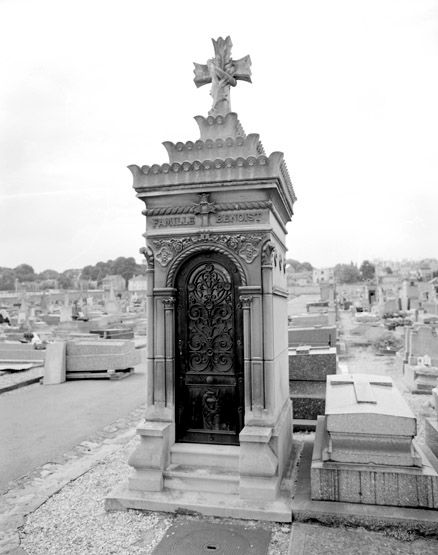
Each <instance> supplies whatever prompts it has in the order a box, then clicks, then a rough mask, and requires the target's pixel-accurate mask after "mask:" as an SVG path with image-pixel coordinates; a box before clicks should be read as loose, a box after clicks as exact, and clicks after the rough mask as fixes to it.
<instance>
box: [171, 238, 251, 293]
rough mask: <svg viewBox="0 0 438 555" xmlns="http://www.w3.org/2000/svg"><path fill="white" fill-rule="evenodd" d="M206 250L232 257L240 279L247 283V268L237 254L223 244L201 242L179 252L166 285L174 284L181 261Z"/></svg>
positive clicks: (244, 283)
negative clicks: (244, 267) (245, 268)
mask: <svg viewBox="0 0 438 555" xmlns="http://www.w3.org/2000/svg"><path fill="white" fill-rule="evenodd" d="M206 250H207V251H213V252H219V253H221V254H224V255H225V256H228V257H229V258H231V260H232V261H233V262H234V264H235V265H236V267H237V270H238V272H239V276H240V281H241V283H242V285H246V284H247V278H246V273H245V270H244V269H243V266H242V264H241V263H240V261H239V259H238V258H237V256H235V255H234V254H233V253H231V252H230V251H229V250H228V249H225V248H223V247H221V246H218V245H211V244H204V243H199V244H197V245H193V246H191V247H190V248H188V249H186V250H184V251H183V252H182V253H179V254H178V256H176V257H175V259H174V260H173V261H172V263H171V266H170V268H169V271H168V272H167V281H166V286H167V287H172V286H173V282H174V278H175V273H176V270H177V269H178V267H179V265H180V263H181V262H182V261H183V260H185V259H186V258H187V257H188V256H190V255H192V254H195V253H197V252H201V251H206Z"/></svg>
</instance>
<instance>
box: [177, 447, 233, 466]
mask: <svg viewBox="0 0 438 555" xmlns="http://www.w3.org/2000/svg"><path fill="white" fill-rule="evenodd" d="M170 463H171V464H180V465H185V466H195V467H198V466H199V467H217V468H220V469H227V470H233V471H235V472H238V470H239V447H238V446H237V445H207V444H199V443H175V444H174V445H173V446H172V448H171V450H170Z"/></svg>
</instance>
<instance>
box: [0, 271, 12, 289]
mask: <svg viewBox="0 0 438 555" xmlns="http://www.w3.org/2000/svg"><path fill="white" fill-rule="evenodd" d="M14 289H15V272H14V270H11V269H10V268H0V291H14Z"/></svg>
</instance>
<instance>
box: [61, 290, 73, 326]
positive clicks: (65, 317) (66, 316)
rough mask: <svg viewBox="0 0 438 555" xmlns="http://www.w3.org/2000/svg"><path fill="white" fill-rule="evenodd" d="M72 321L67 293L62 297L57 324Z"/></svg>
mask: <svg viewBox="0 0 438 555" xmlns="http://www.w3.org/2000/svg"><path fill="white" fill-rule="evenodd" d="M71 321H72V308H71V306H70V299H69V296H68V293H66V294H65V295H64V304H63V305H62V306H61V309H60V312H59V322H60V323H62V322H71Z"/></svg>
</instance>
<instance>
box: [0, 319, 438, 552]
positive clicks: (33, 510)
mask: <svg viewBox="0 0 438 555" xmlns="http://www.w3.org/2000/svg"><path fill="white" fill-rule="evenodd" d="M355 328H356V329H355ZM340 329H341V339H344V340H345V341H346V343H347V344H348V357H347V358H346V360H344V361H342V364H343V365H344V369H345V365H346V368H347V369H348V371H349V372H352V373H359V372H361V373H369V374H385V375H389V376H391V377H392V378H393V379H394V381H395V383H396V384H397V386H398V387H399V388H400V389H401V391H402V393H403V395H404V397H405V398H406V400H407V401H408V403H409V404H410V406H411V408H412V409H413V410H414V412H415V414H416V415H417V417H419V424H420V426H419V435H420V438H421V436H422V434H423V431H422V425H421V414H422V413H423V412H426V411H427V410H428V409H427V400H428V399H429V397H428V396H427V395H412V394H410V393H409V392H408V391H407V389H406V387H405V386H404V384H403V382H402V380H401V370H400V368H399V367H398V366H397V363H396V358H395V357H394V356H392V355H391V356H390V355H387V356H379V355H377V354H376V353H375V351H374V349H373V347H372V346H368V345H366V343H367V341H366V340H365V336H364V335H361V334H359V335H357V331H358V330H357V325H356V323H355V322H354V320H353V318H352V316H351V314H350V313H347V312H345V313H341V321H340ZM359 331H361V330H359ZM351 332H353V333H351ZM354 332H356V333H354ZM134 378H135V379H138V378H140V379H143V376H142V377H140V374H138V375H137V377H136V375H135V374H134V375H133V376H131V377H129V378H128V379H126V380H122V381H121V382H116V383H111V384H109V383H108V384H107V385H111V386H117V387H119V388H120V386H123V385H124V384H129V383H132V384H134V382H133V381H131V380H133V379H134ZM138 383H139V382H137V383H136V384H135V388H136V389H137V390H138V391H139V393H138V395H139V397H138V399H139V402H138V405H137V407H136V408H135V409H134V410H132V411H131V412H128V413H127V414H126V415H125V416H124V417H123V418H122V417H121V416H120V412H119V409H118V408H117V405H118V404H119V403H120V402H122V396H119V397H118V398H117V399H112V401H111V402H110V403H109V405H110V406H109V407H108V408H107V410H109V411H110V416H111V411H112V414H113V415H114V418H113V419H112V420H111V418H110V421H111V422H110V423H106V422H105V424H103V425H102V427H101V428H96V429H95V430H94V431H93V432H92V431H91V430H90V429H89V428H87V427H86V425H85V427H84V423H83V422H82V423H80V424H79V427H81V426H82V427H83V430H82V431H83V434H84V435H82V436H80V437H79V443H78V444H77V445H76V446H75V447H74V448H71V449H70V451H68V453H67V454H66V455H64V456H63V457H61V458H59V459H57V460H56V461H53V463H49V464H43V465H42V466H39V467H36V466H37V465H35V467H34V468H33V470H32V471H31V472H29V473H28V474H27V476H25V477H23V478H21V479H19V480H16V481H15V483H14V484H13V485H12V486H11V487H10V489H9V490H8V491H7V492H6V493H5V494H4V495H3V498H2V500H1V504H0V553H15V554H17V555H18V554H20V553H21V554H22V555H23V554H26V553H28V554H29V555H39V554H41V555H42V554H44V555H46V554H47V555H49V554H57V555H59V554H66V555H72V554H83V553H86V554H90V555H91V554H98V553H99V554H111V553H112V554H140V553H141V554H148V553H152V552H153V550H154V548H155V546H156V545H157V544H158V543H159V542H160V540H161V539H162V537H163V536H164V534H165V533H166V530H167V529H168V528H169V527H170V526H171V525H172V524H174V523H175V522H191V521H197V520H201V521H208V522H221V523H230V524H236V523H238V524H242V525H244V526H247V527H260V526H261V527H268V528H269V529H270V530H271V542H270V545H269V550H268V553H269V555H274V554H275V555H277V554H287V553H292V554H294V555H295V554H301V555H317V554H320V553H324V554H325V555H330V554H333V555H334V554H344V553H354V554H359V555H361V554H363V555H365V554H367V555H368V554H379V555H387V554H398V553H400V554H418V555H420V554H424V555H429V554H430V555H432V554H436V553H438V536H437V537H436V538H431V537H420V536H416V535H415V534H409V533H408V532H406V531H405V530H401V529H387V530H379V531H374V530H365V529H364V528H355V527H347V526H336V523H333V526H322V525H319V524H315V523H298V522H294V523H292V526H290V525H287V524H275V523H260V522H256V521H236V520H235V519H233V520H231V519H230V520H228V519H216V518H213V517H211V518H210V517H200V516H196V515H188V514H176V515H174V514H166V513H158V512H148V513H142V512H139V511H134V510H130V511H127V512H114V513H106V512H105V510H104V498H105V496H106V495H108V494H109V492H110V491H111V490H112V489H113V487H114V486H115V485H117V484H119V483H120V482H123V481H124V480H125V479H126V476H127V474H128V472H129V467H128V466H127V458H128V456H129V454H130V453H131V452H132V451H133V447H134V445H135V443H136V442H137V438H136V437H135V425H136V424H137V423H138V422H139V421H140V420H141V415H142V411H143V408H142V407H141V406H140V405H141V403H142V401H143V399H144V390H143V388H142V387H139V386H138ZM85 385H86V386H87V387H90V381H87V382H86V383H85ZM69 386H70V384H64V387H66V388H68V387H69ZM104 386H105V384H104V383H102V382H97V383H96V384H95V387H96V388H97V389H99V388H103V387H104ZM55 387H57V386H55ZM38 388H40V390H42V389H48V390H51V389H54V388H52V387H48V388H42V387H41V386H38V385H33V386H29V387H27V388H24V389H22V390H18V391H15V392H11V393H8V394H5V395H4V396H2V397H4V398H7V397H6V396H9V397H12V396H14V395H15V396H19V395H23V402H24V400H25V399H28V397H26V395H30V393H31V392H32V390H38ZM135 388H134V389H135ZM40 390H39V391H40ZM118 391H120V389H119V390H118ZM26 392H28V393H26ZM127 394H128V393H127ZM94 397H96V394H95V396H94ZM94 397H93V395H91V396H90V398H89V399H88V400H87V402H86V403H85V405H83V406H85V407H86V409H85V410H87V409H88V408H89V406H90V404H91V405H92V404H93V403H95V402H97V401H95V400H94ZM97 397H99V398H100V397H101V395H97ZM3 400H4V399H2V401H3ZM102 402H103V401H102ZM103 404H105V403H103ZM24 406H25V405H22V407H21V410H22V411H23V412H24ZM83 406H82V408H83ZM61 408H62V404H61ZM41 410H43V411H44V409H43V408H41ZM99 410H104V408H103V405H102V404H100V408H99ZM16 416H17V418H19V414H18V413H17V415H16ZM69 420H72V418H68V417H67V418H66V420H64V421H63V422H62V423H60V424H59V426H60V427H62V428H65V429H66V433H67V435H68V428H69V425H70V424H69ZM29 425H30V423H29ZM29 431H30V430H29ZM46 433H47V435H49V433H48V432H47V431H46ZM74 437H76V436H74ZM74 437H72V438H71V439H72V441H73V440H74ZM52 439H54V438H52ZM304 439H305V434H296V435H295V438H294V440H295V445H296V448H298V449H299V448H300V446H301V445H302V443H303V441H304ZM2 444H3V445H7V443H6V444H5V443H4V442H3V443H2ZM72 445H73V444H72ZM22 448H23V450H24V451H27V452H29V451H30V450H32V448H33V446H32V448H29V444H28V443H27V444H26V441H25V440H23V445H22ZM61 451H62V449H61Z"/></svg>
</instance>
